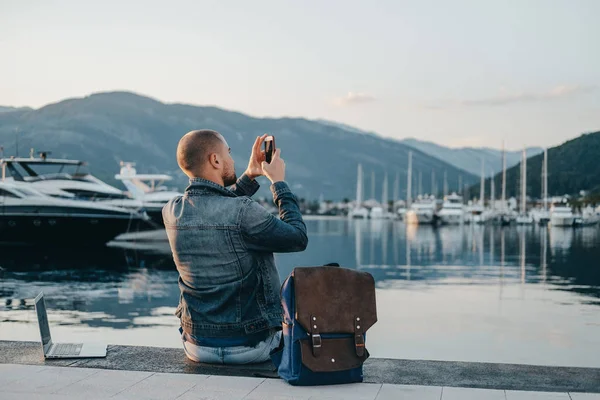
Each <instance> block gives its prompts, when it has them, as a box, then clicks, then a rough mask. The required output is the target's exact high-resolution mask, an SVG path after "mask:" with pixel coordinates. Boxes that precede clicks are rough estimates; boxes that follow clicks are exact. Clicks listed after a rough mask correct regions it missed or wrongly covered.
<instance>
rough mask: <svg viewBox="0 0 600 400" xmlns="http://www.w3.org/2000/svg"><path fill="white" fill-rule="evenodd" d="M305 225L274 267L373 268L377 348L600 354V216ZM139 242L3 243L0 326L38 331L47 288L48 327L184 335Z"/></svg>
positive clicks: (470, 354)
mask: <svg viewBox="0 0 600 400" xmlns="http://www.w3.org/2000/svg"><path fill="white" fill-rule="evenodd" d="M307 225H308V228H309V238H310V244H309V247H308V249H307V250H306V251H305V252H304V253H300V254H285V255H278V256H277V257H276V258H277V263H278V266H279V269H280V275H281V277H282V279H283V278H284V277H285V276H287V274H289V273H290V272H291V270H292V268H293V267H294V266H311V265H322V264H324V263H328V262H339V263H340V264H341V265H343V266H345V267H348V268H356V269H360V270H363V271H368V272H370V273H371V274H373V276H374V277H375V280H376V282H377V302H378V303H377V306H378V317H379V322H378V323H377V324H376V325H375V326H374V327H373V328H372V329H371V331H369V333H370V335H369V338H368V342H367V347H368V348H369V351H370V352H371V354H372V355H373V356H375V357H390V358H413V359H436V360H464V361H491V362H509V363H527V364H544V365H570V366H590V367H591V366H593V367H600V245H599V239H600V236H599V235H600V231H599V230H598V228H582V229H577V230H573V229H558V228H552V229H546V228H539V227H512V228H500V227H491V226H488V227H481V226H464V227H441V228H438V229H433V228H431V227H423V226H422V227H406V226H405V225H403V224H402V223H399V222H390V221H347V220H341V219H329V220H311V221H307ZM134 247H135V246H134ZM137 247H140V246H137ZM146 247H148V248H147V249H145V250H143V249H139V248H138V249H132V248H130V249H124V248H108V249H106V250H104V251H102V252H98V253H89V252H81V253H77V252H72V251H70V252H67V251H60V250H56V251H52V252H48V251H45V252H41V251H31V250H23V249H18V248H0V267H1V269H0V339H11V340H39V333H38V328H37V323H36V320H35V313H34V311H33V303H32V300H31V299H32V298H33V297H34V296H35V295H36V294H37V293H38V292H39V291H40V290H43V291H44V293H45V294H46V301H47V304H48V308H49V314H50V315H49V319H50V323H51V325H52V334H53V337H54V338H55V340H59V341H71V340H78V339H81V340H86V341H107V342H109V343H115V344H133V345H149V346H167V347H179V346H180V340H179V336H178V333H177V327H178V320H177V318H176V317H175V316H174V315H173V312H174V310H175V307H176V305H177V301H178V298H179V291H178V288H177V272H176V271H175V269H174V265H173V262H172V259H171V255H170V251H169V248H168V244H167V243H165V242H163V243H156V244H152V245H150V246H146ZM339 290H343V288H339Z"/></svg>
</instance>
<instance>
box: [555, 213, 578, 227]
mask: <svg viewBox="0 0 600 400" xmlns="http://www.w3.org/2000/svg"><path fill="white" fill-rule="evenodd" d="M573 222H575V217H568V216H565V217H559V216H556V215H553V216H551V217H550V225H552V226H573Z"/></svg>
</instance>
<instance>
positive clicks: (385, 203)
mask: <svg viewBox="0 0 600 400" xmlns="http://www.w3.org/2000/svg"><path fill="white" fill-rule="evenodd" d="M382 192H383V193H381V206H382V208H383V210H384V211H385V212H387V211H389V210H388V176H387V172H386V173H385V174H384V175H383V189H382Z"/></svg>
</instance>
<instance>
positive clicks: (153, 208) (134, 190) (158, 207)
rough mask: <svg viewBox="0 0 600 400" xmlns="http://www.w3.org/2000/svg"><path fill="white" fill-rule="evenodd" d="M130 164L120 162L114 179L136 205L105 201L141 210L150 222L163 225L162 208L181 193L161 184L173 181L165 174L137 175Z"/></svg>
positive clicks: (127, 201) (126, 201) (124, 201)
mask: <svg viewBox="0 0 600 400" xmlns="http://www.w3.org/2000/svg"><path fill="white" fill-rule="evenodd" d="M134 167H135V164H134V163H132V162H121V171H120V173H119V174H117V175H115V179H118V180H120V181H121V182H123V185H125V187H126V188H127V190H128V192H129V194H130V195H131V197H132V198H133V199H134V200H137V203H135V202H131V201H130V199H126V200H118V199H114V200H107V202H108V203H111V204H113V205H115V206H118V207H126V208H135V207H136V206H137V207H141V208H143V209H144V210H145V211H146V213H147V214H148V216H149V217H150V218H151V219H152V221H154V222H156V223H157V224H160V225H163V220H162V208H163V207H164V205H165V204H166V203H167V202H168V201H169V200H171V199H172V198H174V197H177V196H180V195H182V193H180V192H177V191H173V190H169V189H168V188H166V187H165V186H164V185H163V183H164V182H166V181H169V180H171V179H173V178H172V177H171V176H169V175H165V174H138V173H137V171H136V169H135V168H134Z"/></svg>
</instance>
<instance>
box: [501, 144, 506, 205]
mask: <svg viewBox="0 0 600 400" xmlns="http://www.w3.org/2000/svg"><path fill="white" fill-rule="evenodd" d="M505 207H506V151H505V150H504V141H502V208H503V209H504V208H505Z"/></svg>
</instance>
